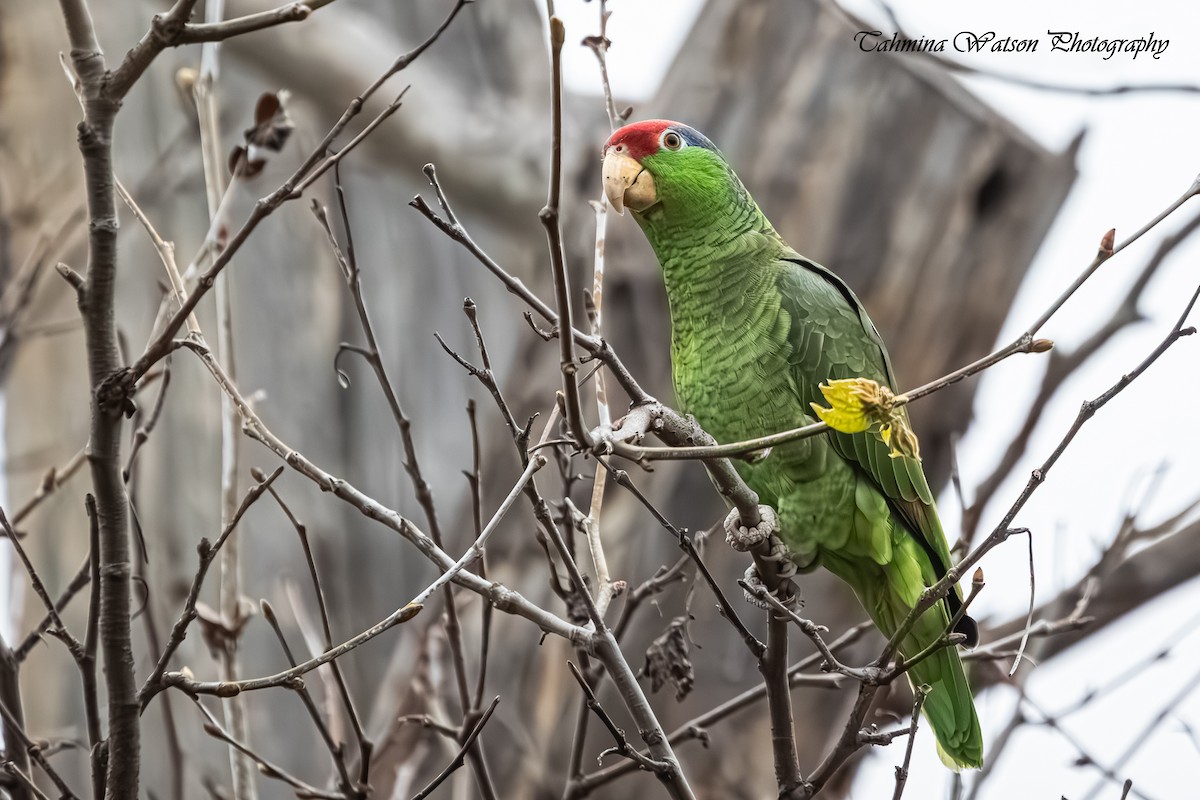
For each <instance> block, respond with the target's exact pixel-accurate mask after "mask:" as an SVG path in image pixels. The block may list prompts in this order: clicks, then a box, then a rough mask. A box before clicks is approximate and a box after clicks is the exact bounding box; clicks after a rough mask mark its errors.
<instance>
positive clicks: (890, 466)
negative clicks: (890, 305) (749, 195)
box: [779, 254, 983, 769]
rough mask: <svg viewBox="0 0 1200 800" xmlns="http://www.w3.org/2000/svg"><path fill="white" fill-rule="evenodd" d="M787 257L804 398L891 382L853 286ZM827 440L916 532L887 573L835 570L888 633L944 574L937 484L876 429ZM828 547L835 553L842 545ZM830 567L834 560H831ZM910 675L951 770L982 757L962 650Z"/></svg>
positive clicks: (972, 632)
mask: <svg viewBox="0 0 1200 800" xmlns="http://www.w3.org/2000/svg"><path fill="white" fill-rule="evenodd" d="M784 261H785V263H784V264H783V265H782V266H783V269H781V270H780V272H779V274H780V278H779V280H780V287H779V289H780V296H781V297H782V298H783V300H782V304H783V309H784V310H785V311H786V312H787V313H788V315H789V316H790V318H791V320H790V326H791V327H790V333H789V336H790V339H789V343H790V344H791V345H792V355H791V363H792V377H793V378H794V384H795V387H796V391H797V393H798V395H799V400H800V402H801V404H802V407H803V408H804V409H808V408H810V406H809V403H823V401H824V398H823V397H822V395H821V393H820V389H819V388H818V385H819V384H820V383H822V382H826V381H829V380H836V379H839V378H858V377H862V378H869V379H871V380H874V381H876V382H878V383H880V384H883V385H886V386H888V387H889V388H892V389H893V390H894V389H895V383H896V382H895V375H894V374H893V372H892V365H891V360H890V359H889V358H888V354H887V349H886V348H885V347H884V346H883V341H882V340H881V339H880V337H879V333H878V332H877V331H876V330H875V326H874V324H872V322H871V320H870V318H869V317H868V316H867V313H866V311H864V310H863V307H862V304H861V303H860V302H859V301H858V298H857V297H855V296H854V293H853V292H852V291H850V289H849V288H848V287H847V286H846V285H845V284H844V283H843V282H842V281H841V279H839V278H838V277H837V276H836V275H834V274H833V273H832V272H830V271H828V270H827V269H825V268H824V267H822V266H820V265H819V264H815V263H813V262H811V261H808V260H806V259H804V258H801V257H799V256H794V257H793V256H792V255H791V254H788V255H787V256H785V259H784ZM829 442H830V445H831V446H832V448H833V450H834V451H835V452H836V453H837V454H838V455H839V456H841V457H842V459H844V460H845V461H846V462H847V463H848V464H850V465H852V466H853V467H854V468H855V469H856V470H857V471H858V473H859V474H860V475H862V476H865V477H866V478H867V480H868V481H869V483H870V484H871V485H874V486H875V487H876V488H877V489H878V490H879V492H880V493H881V494H882V495H883V497H884V498H885V499H886V502H887V507H888V509H889V510H890V514H889V515H888V516H889V519H888V520H887V522H888V523H890V524H889V527H890V528H891V529H892V530H893V531H896V534H895V535H896V536H900V537H903V536H905V535H907V536H910V537H912V540H913V541H915V542H916V544H917V545H919V548H914V547H912V546H911V545H909V546H908V547H907V548H906V547H893V549H892V551H891V552H892V559H891V561H890V563H889V565H888V567H887V568H886V569H884V570H883V572H882V578H883V580H882V581H880V580H878V578H877V577H875V576H871V575H870V574H869V573H868V574H864V573H862V572H861V571H860V568H858V567H855V566H849V567H848V566H847V565H846V564H845V563H843V564H841V565H839V569H838V570H836V571H839V574H841V575H842V577H843V578H844V579H845V580H847V582H849V583H850V585H851V586H852V587H853V588H854V590H855V592H856V593H857V594H858V596H859V598H860V599H861V600H862V602H863V605H864V607H865V608H866V609H867V611H868V613H870V614H871V617H872V619H874V620H875V623H876V624H877V625H879V627H880V629H881V630H883V632H884V633H885V634H888V635H890V634H891V633H893V632H894V631H895V630H896V629H897V628H898V627H899V625H900V624H901V622H902V620H903V619H904V617H905V616H906V615H907V614H908V610H909V609H910V608H912V606H913V604H915V603H916V602H917V600H918V598H919V597H920V593H921V591H923V589H924V587H925V586H926V585H929V583H931V582H932V580H937V579H940V578H942V577H943V576H944V575H945V574H946V570H947V567H948V566H949V565H950V563H951V562H950V550H949V547H948V546H947V544H946V536H945V534H944V533H943V531H942V525H941V522H940V521H939V520H938V515H937V507H936V506H935V505H934V499H933V493H932V492H931V491H930V490H929V484H928V482H927V481H926V480H925V473H924V471H923V470H922V469H921V462H920V461H919V460H918V459H915V458H909V457H907V456H898V457H896V458H892V457H891V449H890V448H889V447H888V445H887V443H886V442H884V441H883V439H882V437H881V436H880V435H879V434H878V433H877V432H875V431H866V432H864V433H857V434H845V433H839V432H836V431H831V432H830V433H829ZM860 488H861V485H860ZM856 497H857V495H856ZM860 508H861V506H860ZM871 527H872V529H877V528H875V526H874V525H872V526H871ZM899 531H903V533H900V532H899ZM893 543H894V544H895V540H893ZM918 550H919V552H918ZM920 553H923V554H924V556H925V558H924V559H922V558H920V557H919V556H920ZM830 556H831V557H836V553H835V554H830ZM922 561H924V562H925V563H926V564H927V565H928V566H927V567H926V566H924V565H922V563H921V562H922ZM830 568H831V569H833V568H834V566H833V565H832V564H830ZM927 570H928V571H927ZM961 607H962V593H961V590H960V589H959V588H958V586H954V587H953V590H952V591H951V592H950V593H948V594H947V595H946V602H945V609H944V610H943V609H941V608H936V607H935V608H933V609H930V610H929V612H927V613H925V614H923V615H922V616H921V617H920V618H918V620H917V622H916V624H915V625H914V626H913V628H912V629H911V630H910V631H909V633H908V635H907V636H905V638H904V640H903V641H902V642H901V644H900V650H901V653H902V654H903V655H904V656H906V657H912V656H913V655H914V654H915V653H917V652H919V651H920V650H921V649H923V648H924V647H927V646H928V645H930V644H932V643H934V642H936V641H937V640H938V639H939V638H940V637H941V635H942V633H943V631H944V630H945V628H946V625H947V624H948V623H949V621H950V620H951V619H952V618H953V617H954V616H955V614H956V613H957V611H958V610H959V609H960V608H961ZM935 612H936V613H935ZM955 631H957V632H959V633H962V634H964V635H965V636H966V637H967V644H970V645H974V644H975V643H976V641H978V636H979V634H978V630H977V628H976V625H975V622H974V620H972V619H971V618H970V617H967V616H963V618H962V619H961V620H960V621H959V623H958V624H957V625H956V626H955ZM908 677H909V680H910V681H912V683H913V685H914V686H918V685H920V684H923V683H924V684H929V685H930V686H931V687H932V689H933V691H932V692H931V694H930V695H929V697H928V699H927V700H926V704H925V706H923V710H924V713H925V715H926V717H927V718H928V719H929V721H930V725H931V726H932V727H933V729H934V733H935V734H936V736H937V739H938V752H939V754H940V755H941V756H942V760H943V761H944V762H945V763H946V764H947V766H950V767H952V768H954V769H958V768H961V767H964V766H968V767H978V766H979V765H980V764H981V763H982V759H983V738H982V735H981V734H980V729H979V720H978V717H977V716H976V714H975V707H974V704H973V702H972V699H971V689H970V686H969V685H968V683H967V679H966V675H965V674H964V672H963V668H962V663H961V662H960V661H959V657H958V653H957V652H955V650H954V648H944V649H941V650H938V651H936V652H934V653H933V654H932V655H931V656H930V657H929V658H926V659H925V660H924V661H920V662H918V663H915V664H913V665H912V666H911V667H910V669H909V672H908Z"/></svg>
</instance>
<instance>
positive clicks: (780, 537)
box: [604, 120, 983, 769]
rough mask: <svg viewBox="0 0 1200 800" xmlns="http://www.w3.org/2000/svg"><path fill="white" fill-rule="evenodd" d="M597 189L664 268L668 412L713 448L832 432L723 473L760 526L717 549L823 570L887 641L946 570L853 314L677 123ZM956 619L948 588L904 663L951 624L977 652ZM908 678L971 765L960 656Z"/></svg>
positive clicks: (621, 145) (967, 621)
mask: <svg viewBox="0 0 1200 800" xmlns="http://www.w3.org/2000/svg"><path fill="white" fill-rule="evenodd" d="M604 191H605V194H606V195H607V197H608V199H609V201H610V202H611V203H612V205H613V208H614V209H615V210H616V211H617V212H618V213H624V209H626V208H628V209H629V210H630V211H631V212H632V213H633V218H634V219H635V220H636V221H637V223H638V225H640V226H641V228H642V231H643V232H644V233H645V234H646V238H647V239H649V240H650V245H651V246H652V247H653V249H654V252H655V254H656V255H657V257H658V261H659V265H660V266H661V267H662V272H663V277H664V279H665V282H666V288H667V297H668V300H669V302H670V308H671V368H672V378H673V380H674V385H675V393H676V396H677V399H678V402H679V404H680V405H681V406H682V409H683V410H684V411H686V412H687V413H690V414H692V415H693V416H694V417H695V418H696V420H697V421H698V422H699V423H700V425H701V426H702V427H703V428H704V429H705V430H706V431H708V432H709V433H710V434H712V435H713V436H714V437H715V438H716V439H717V441H719V442H736V441H743V440H747V439H752V438H756V437H759V436H765V435H767V434H771V433H778V432H780V431H784V430H788V429H791V428H796V427H799V426H802V425H805V424H808V423H811V422H815V421H816V420H815V419H814V417H821V418H822V419H825V421H827V422H829V423H830V424H831V428H834V430H830V431H828V432H826V433H823V434H821V435H819V436H814V437H810V438H806V439H801V440H798V441H794V442H791V443H788V444H785V445H782V446H779V447H776V448H775V449H774V450H772V451H771V452H770V454H769V455H768V456H767V457H766V458H764V459H761V460H759V461H757V462H755V463H746V462H737V463H736V466H737V469H738V471H739V472H740V473H741V475H742V477H743V478H744V479H745V481H746V482H747V483H748V484H749V486H750V487H751V488H752V489H754V491H755V492H757V493H758V495H759V498H760V500H761V502H762V503H764V507H763V509H762V512H763V520H764V521H763V523H760V525H759V526H757V527H756V528H752V529H749V530H748V529H746V528H743V527H741V525H740V522H739V517H738V514H737V511H736V510H735V511H734V512H732V513H731V514H730V517H729V519H728V520H727V521H726V531H727V533H728V534H729V536H728V538H729V540H730V543H731V544H732V545H733V546H734V547H737V548H739V549H750V548H752V547H757V546H759V545H760V544H762V543H763V541H764V540H768V541H769V543H773V544H776V545H778V544H780V543H781V544H782V549H783V550H784V553H785V555H786V558H787V559H788V560H790V562H791V563H792V564H794V565H795V567H796V568H797V569H798V570H800V571H808V570H811V569H815V568H816V567H817V566H824V567H825V568H826V569H828V570H829V571H831V572H833V573H834V574H835V575H837V576H838V577H839V578H841V579H842V580H844V581H845V582H846V583H848V584H849V585H850V587H851V588H852V589H853V590H854V592H855V594H856V595H857V596H858V599H859V600H860V601H861V602H862V605H863V607H864V608H865V609H866V611H867V613H868V614H869V615H870V617H871V619H872V620H874V622H875V624H876V625H877V626H878V627H879V629H880V630H881V631H882V632H883V633H884V634H885V635H887V636H891V635H892V634H893V633H894V632H895V631H896V630H897V628H898V627H899V626H900V624H901V622H902V621H903V620H904V618H905V617H906V616H907V615H908V613H909V611H910V610H911V609H912V608H913V606H914V605H916V604H917V602H918V600H919V599H920V596H921V593H922V592H923V591H924V590H925V588H926V587H928V586H931V585H933V584H934V583H936V582H937V581H938V580H940V579H941V578H942V577H944V576H945V574H946V572H947V568H948V567H949V566H950V564H951V561H950V550H949V547H948V546H947V544H946V536H945V534H944V533H943V531H942V525H941V522H940V521H939V520H938V513H937V507H936V505H935V503H934V497H933V493H932V492H931V491H930V489H929V484H928V483H927V481H926V479H925V474H924V471H923V470H922V468H921V461H920V457H919V454H918V452H917V447H916V438H915V437H914V436H913V435H912V433H911V430H910V429H909V428H908V418H907V414H906V413H905V411H904V408H903V407H902V406H894V405H892V403H891V398H892V395H891V392H890V390H891V389H893V388H894V387H895V384H896V381H895V377H894V375H893V373H892V365H891V360H890V359H889V357H888V353H887V349H886V348H885V347H884V344H883V341H882V340H881V339H880V337H879V333H878V331H876V330H875V326H874V325H873V324H872V323H871V320H870V318H869V317H868V316H867V312H866V311H865V310H864V308H863V306H862V303H861V302H859V300H858V298H857V297H856V296H855V295H854V293H853V292H852V291H851V290H850V288H849V287H848V286H846V284H845V283H844V282H842V280H841V279H840V278H839V277H838V276H837V275H835V274H834V273H833V272H831V271H830V270H828V269H826V268H825V267H822V266H821V265H819V264H816V263H814V262H812V261H810V260H808V259H806V258H804V257H803V256H801V255H800V254H799V253H797V252H796V251H795V250H793V249H792V248H791V247H790V246H789V245H788V244H787V242H785V241H784V240H783V238H782V237H780V235H779V234H778V233H776V231H775V229H774V228H773V227H772V226H771V223H770V222H769V221H768V220H767V218H766V217H765V216H764V215H763V213H762V211H760V210H759V208H758V205H757V204H756V203H755V202H754V199H753V198H752V197H751V196H750V194H749V193H748V192H747V191H746V188H745V186H743V185H742V182H741V181H740V180H739V179H738V177H737V175H736V174H735V173H734V171H733V169H732V168H731V167H730V166H729V164H728V163H727V162H726V160H725V158H724V157H723V156H722V155H721V153H720V152H719V151H718V150H717V148H716V147H715V146H714V145H713V143H712V142H710V141H709V140H708V139H707V138H706V137H705V136H704V135H703V134H701V133H700V132H698V131H696V130H694V129H693V128H690V127H688V126H687V125H683V124H680V123H678V122H669V121H666V120H650V121H646V122H638V123H634V124H631V125H627V126H625V127H623V128H621V129H620V130H618V131H616V132H615V133H613V134H612V136H611V137H610V138H609V140H608V142H607V143H606V144H605V145H604ZM826 402H830V403H831V404H832V408H831V409H827V408H824V407H823V405H822V404H823V403H826ZM768 507H769V508H768ZM771 509H774V512H772V510H771ZM962 603H963V600H962V592H961V590H960V589H959V587H957V586H955V587H953V588H952V589H951V591H950V592H949V593H948V594H947V595H946V597H945V600H944V602H940V603H937V604H936V605H934V606H932V607H930V608H929V609H928V610H927V611H926V612H925V613H924V614H923V615H922V616H921V617H919V618H918V620H917V622H916V624H915V625H913V627H912V628H911V630H910V632H909V633H908V634H907V635H906V636H905V637H904V638H903V640H902V641H901V642H900V644H899V651H900V653H901V655H902V656H904V657H906V658H911V657H913V656H915V655H916V654H917V653H919V652H921V651H922V650H925V649H926V648H927V647H928V646H930V645H932V644H934V643H935V642H938V641H939V640H940V639H941V638H942V637H943V635H945V634H946V633H947V632H948V630H949V628H950V625H951V623H952V622H953V623H954V629H953V630H954V632H957V633H961V634H963V637H964V638H965V642H966V643H967V644H969V645H974V644H975V643H976V641H977V639H978V632H977V628H976V625H975V622H974V620H972V619H971V618H970V617H968V616H966V615H965V614H961V613H959V611H960V609H961V608H962ZM956 618H957V619H956ZM908 675H909V678H910V680H911V681H912V682H913V684H914V685H915V686H920V685H921V684H928V685H929V686H930V687H931V689H932V691H931V692H930V694H929V696H928V697H927V698H926V700H925V702H924V705H923V711H924V713H925V716H926V717H927V719H928V720H929V723H930V726H931V727H932V728H933V731H934V733H935V734H936V736H937V742H938V752H939V754H940V755H941V757H942V760H943V761H944V762H945V763H946V764H947V765H948V766H950V767H952V768H955V769H958V768H963V767H979V766H980V764H981V762H982V760H983V739H982V735H981V734H980V730H979V720H978V717H977V716H976V714H975V707H974V704H973V702H972V698H971V690H970V687H969V686H968V685H967V679H966V676H965V674H964V672H963V666H962V662H961V661H960V660H959V656H958V652H957V650H956V648H954V647H943V648H941V649H939V650H936V651H935V652H933V654H932V655H929V656H928V657H926V658H924V659H923V660H921V661H919V662H918V663H915V664H913V665H912V666H911V668H910V669H909V672H908Z"/></svg>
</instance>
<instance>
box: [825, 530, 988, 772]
mask: <svg viewBox="0 0 1200 800" xmlns="http://www.w3.org/2000/svg"><path fill="white" fill-rule="evenodd" d="M911 549H912V550H915V547H913V548H911ZM826 566H827V567H829V568H830V569H831V570H832V571H833V572H834V573H835V574H837V575H838V576H839V577H841V578H843V579H844V580H845V581H846V582H847V583H849V584H850V585H851V587H853V588H854V591H855V593H856V594H858V598H859V600H861V601H862V604H863V608H865V609H866V610H867V613H868V614H870V616H871V619H872V620H874V622H875V624H876V625H878V626H879V630H880V631H882V632H883V634H884V635H885V636H891V635H892V634H893V633H894V632H895V630H896V628H897V627H899V625H900V623H901V621H902V620H903V619H904V618H905V617H906V616H907V615H908V611H909V609H910V608H912V606H913V604H915V603H916V602H917V599H918V597H919V593H920V591H921V589H922V588H924V587H923V586H922V576H921V573H920V566H919V565H918V563H917V562H916V561H915V560H913V559H911V558H908V557H900V558H896V559H894V560H893V561H892V563H891V564H889V565H888V568H887V569H885V570H882V571H880V572H874V573H873V572H872V571H864V570H863V569H862V566H861V562H859V563H858V564H855V563H854V562H850V561H848V560H842V559H838V558H836V557H835V558H827V560H826ZM949 624H950V618H949V616H948V614H947V611H946V605H945V604H944V603H938V604H937V605H935V606H933V607H931V608H929V609H928V610H927V611H926V612H925V613H924V614H922V615H921V616H920V617H918V618H917V621H916V623H915V624H914V625H913V626H912V629H911V630H910V631H909V632H908V635H907V636H905V637H904V639H903V641H902V642H901V643H900V655H901V656H902V657H904V658H912V657H914V656H916V655H917V654H918V653H920V652H921V651H922V650H923V649H924V648H925V647H926V646H927V645H929V644H931V643H932V642H936V641H938V640H939V639H940V638H941V637H942V633H943V632H944V631H945V630H946V627H947V626H948V625H949ZM907 675H908V678H909V680H910V681H911V682H912V685H913V686H920V685H922V684H926V685H928V686H929V689H930V691H929V695H928V696H927V697H926V698H925V702H924V704H923V705H922V706H921V711H922V713H923V714H924V715H925V719H927V720H928V721H929V727H930V728H932V729H933V733H934V735H935V736H936V737H937V743H938V755H939V756H941V758H942V761H943V763H945V764H946V766H947V767H949V768H950V769H952V770H954V771H956V772H957V771H958V770H961V769H978V768H979V767H981V766H982V765H983V734H982V733H981V732H980V730H979V717H977V716H976V715H975V703H974V700H973V699H972V697H971V687H970V686H969V685H968V684H967V676H966V673H964V672H963V665H962V661H960V660H959V657H958V648H957V647H943V648H941V649H939V650H937V651H935V652H934V653H933V654H932V655H930V656H929V657H928V658H924V659H922V660H921V661H918V662H917V663H916V664H914V665H913V666H912V667H911V668H910V669H909V670H908V672H907Z"/></svg>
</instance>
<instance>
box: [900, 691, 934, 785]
mask: <svg viewBox="0 0 1200 800" xmlns="http://www.w3.org/2000/svg"><path fill="white" fill-rule="evenodd" d="M929 692H930V689H929V687H928V686H927V685H924V684H922V685H921V686H918V687H916V689H915V690H914V691H913V708H912V722H911V723H909V726H908V742H907V743H906V744H905V745H904V761H903V762H902V763H901V764H900V766H898V767H896V791H894V792H892V800H900V796H901V795H903V794H904V785H905V784H906V783H908V765H909V764H910V763H911V762H912V751H913V743H914V742H916V739H917V725H918V724H919V723H920V721H921V705H922V704H923V703H924V702H925V698H926V697H928V696H929Z"/></svg>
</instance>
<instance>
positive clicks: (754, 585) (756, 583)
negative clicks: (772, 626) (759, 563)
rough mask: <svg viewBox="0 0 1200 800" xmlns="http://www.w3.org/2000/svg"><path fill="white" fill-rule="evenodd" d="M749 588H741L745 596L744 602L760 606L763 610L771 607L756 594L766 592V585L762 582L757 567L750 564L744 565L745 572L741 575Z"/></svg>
mask: <svg viewBox="0 0 1200 800" xmlns="http://www.w3.org/2000/svg"><path fill="white" fill-rule="evenodd" d="M742 580H743V581H745V583H746V585H747V586H749V587H750V588H749V589H743V590H742V594H743V595H745V597H746V602H747V603H749V604H750V605H752V606H755V607H756V608H761V609H763V610H764V611H766V610H769V609H770V608H771V606H770V604H768V603H767V601H766V600H763V599H762V598H761V597H759V596H758V593H766V592H767V585H766V584H765V583H763V579H762V576H761V575H759V574H758V567H756V566H754V565H753V564H751V565H750V566H748V567H746V574H745V575H744V576H743V577H742Z"/></svg>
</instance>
